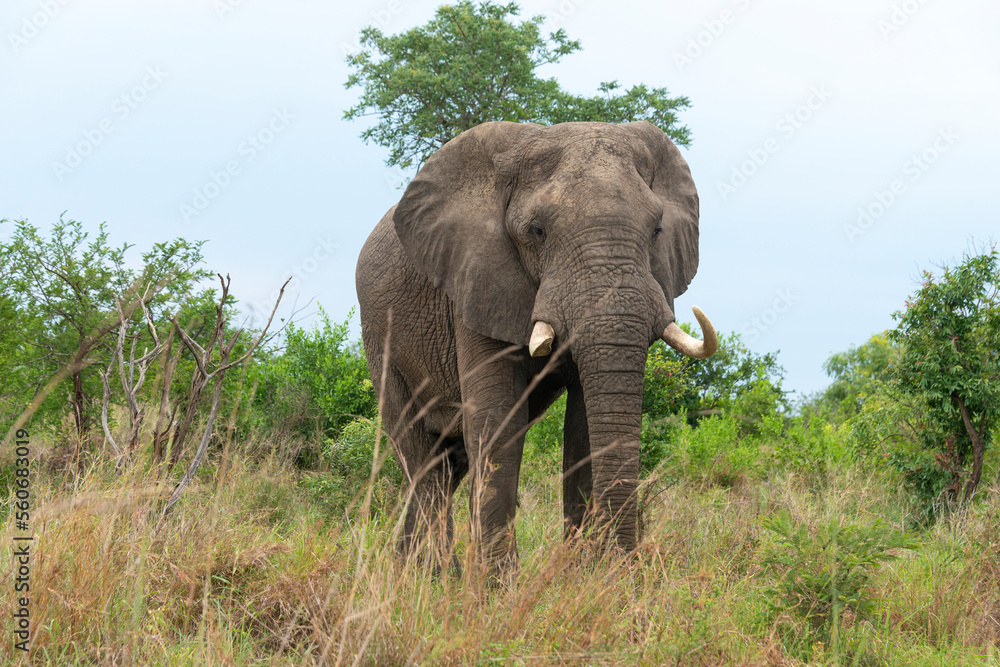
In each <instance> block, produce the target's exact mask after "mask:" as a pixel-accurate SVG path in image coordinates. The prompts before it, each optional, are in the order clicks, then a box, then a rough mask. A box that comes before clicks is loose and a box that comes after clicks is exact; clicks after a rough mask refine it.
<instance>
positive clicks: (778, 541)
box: [762, 510, 918, 657]
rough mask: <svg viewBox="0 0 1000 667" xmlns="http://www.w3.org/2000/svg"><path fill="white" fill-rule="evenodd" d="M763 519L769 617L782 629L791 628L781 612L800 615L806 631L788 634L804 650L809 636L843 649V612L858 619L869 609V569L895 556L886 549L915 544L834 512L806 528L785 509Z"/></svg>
mask: <svg viewBox="0 0 1000 667" xmlns="http://www.w3.org/2000/svg"><path fill="white" fill-rule="evenodd" d="M762 525H763V526H764V528H766V529H767V530H768V531H770V532H771V533H772V535H773V536H774V543H773V546H774V549H773V551H772V553H771V554H770V555H769V556H768V557H767V558H766V559H765V561H764V565H765V566H767V568H769V569H766V570H765V572H769V573H770V574H772V575H773V576H775V577H776V578H777V579H776V581H775V583H774V585H773V586H772V587H771V588H769V589H768V590H767V595H768V596H769V598H770V599H769V602H768V604H769V608H770V613H771V616H772V619H773V620H775V621H776V622H777V623H778V625H779V627H783V629H784V630H786V631H788V630H794V629H793V628H791V627H789V626H788V625H787V624H785V623H786V622H785V621H783V620H782V619H783V618H798V619H801V620H803V621H805V622H806V627H807V629H808V631H809V635H810V636H808V637H805V638H798V639H797V640H796V639H794V638H793V637H789V638H788V639H789V640H790V643H798V644H799V646H800V647H802V648H803V649H805V650H808V647H811V645H812V643H813V642H814V641H820V642H823V643H824V644H825V645H826V646H829V647H831V648H832V649H833V651H834V652H835V653H839V652H841V651H842V650H843V649H846V648H847V643H846V642H845V641H844V638H843V637H841V636H840V629H841V627H842V619H843V613H844V612H845V611H850V612H851V613H852V614H853V615H854V618H855V620H856V621H859V620H862V619H863V618H865V617H866V616H867V615H868V614H869V613H870V612H871V610H872V609H873V603H874V599H873V597H872V592H871V590H870V588H869V586H868V582H869V579H870V578H871V574H872V571H873V570H874V569H875V568H876V567H877V566H878V565H879V564H880V563H885V562H888V561H891V560H894V559H895V558H896V556H895V555H894V554H892V553H890V551H891V550H893V549H915V548H917V546H918V544H917V542H916V541H915V540H914V539H913V538H912V537H911V536H909V535H906V534H905V533H902V532H899V531H896V530H892V529H889V528H886V527H884V526H882V525H881V524H875V525H873V526H859V525H842V524H841V523H840V520H839V519H836V518H834V519H830V521H829V522H828V523H826V524H824V525H821V526H819V528H817V529H816V530H815V531H811V530H809V528H808V527H807V526H805V525H804V524H800V523H796V522H794V521H793V520H792V518H791V515H790V514H789V512H788V511H787V510H782V511H781V512H779V513H778V514H777V515H775V516H773V517H771V518H769V519H765V520H764V521H763V523H762ZM788 634H791V633H788ZM803 639H808V640H812V641H806V642H803ZM806 657H808V656H806Z"/></svg>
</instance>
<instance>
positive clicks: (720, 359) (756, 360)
mask: <svg viewBox="0 0 1000 667" xmlns="http://www.w3.org/2000/svg"><path fill="white" fill-rule="evenodd" d="M682 328H684V329H685V330H686V331H688V333H692V328H691V327H690V325H688V324H684V325H682ZM783 375H784V370H783V369H782V368H781V366H780V365H778V358H777V356H776V355H775V354H774V353H770V352H769V353H766V354H755V353H754V352H752V351H751V350H750V349H749V348H748V347H747V346H746V345H745V344H744V343H743V339H742V338H741V337H740V335H739V334H738V333H735V332H734V333H731V334H729V335H728V336H720V338H719V349H718V351H717V352H716V353H715V354H714V355H712V356H711V357H709V358H708V359H689V358H687V357H685V356H684V355H682V354H681V353H679V352H677V351H675V350H673V349H670V348H668V347H667V346H666V345H665V344H664V343H663V342H661V341H657V342H656V343H655V344H654V345H653V346H652V347H651V348H650V352H649V356H648V357H647V365H646V379H645V386H644V396H643V399H644V400H643V408H644V410H645V411H646V412H647V413H649V414H650V416H652V417H654V418H663V417H665V416H669V415H684V416H686V417H687V418H688V419H689V420H690V421H691V422H692V424H694V423H696V422H697V421H698V420H699V419H702V418H704V417H707V416H710V415H721V414H730V415H733V416H735V417H736V418H737V419H739V420H740V421H742V422H743V423H744V429H749V430H755V429H756V428H757V425H759V424H760V423H761V421H762V419H763V418H764V417H766V416H768V415H776V414H779V413H781V412H783V411H784V410H786V409H787V408H788V404H787V399H786V396H785V394H786V392H785V391H784V390H783V389H782V388H781V381H782V377H783Z"/></svg>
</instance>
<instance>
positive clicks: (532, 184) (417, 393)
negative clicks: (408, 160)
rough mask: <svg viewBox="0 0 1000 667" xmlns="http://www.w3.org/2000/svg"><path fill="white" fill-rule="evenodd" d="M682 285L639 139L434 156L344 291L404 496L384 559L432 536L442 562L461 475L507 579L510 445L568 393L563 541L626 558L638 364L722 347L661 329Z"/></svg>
mask: <svg viewBox="0 0 1000 667" xmlns="http://www.w3.org/2000/svg"><path fill="white" fill-rule="evenodd" d="M697 268H698V194H697V191H696V189H695V186H694V181H693V179H692V177H691V172H690V169H689V168H688V165H687V163H686V162H685V160H684V158H683V157H682V156H681V154H680V151H679V150H678V148H677V147H676V146H675V145H674V144H673V142H672V141H671V140H670V139H669V137H668V136H667V135H666V134H665V133H664V132H663V131H662V130H660V129H659V128H658V127H656V126H655V125H653V124H651V123H648V122H646V121H641V122H632V123H624V124H611V123H600V122H570V123H560V124H555V125H550V126H542V125H537V124H533V123H513V122H505V121H498V122H488V123H483V124H481V125H478V126H475V127H473V128H471V129H469V130H466V131H464V132H462V133H461V134H459V135H457V136H456V137H455V138H453V139H451V140H450V141H448V142H447V143H446V144H445V145H444V146H442V147H441V148H440V149H438V150H437V151H436V152H435V153H433V154H432V155H431V156H430V157H429V158H428V159H427V160H426V162H425V163H424V164H423V165H422V166H421V168H420V169H419V170H418V172H417V173H416V175H415V176H414V178H413V180H412V181H411V182H410V183H409V185H408V186H407V187H406V189H405V191H404V193H403V196H402V198H401V199H400V200H399V202H398V203H397V204H396V205H395V206H393V207H392V208H391V209H390V210H389V211H388V212H387V213H386V214H385V216H384V217H383V218H382V219H381V221H380V222H379V223H378V225H377V226H376V227H375V229H374V231H372V233H371V235H370V236H369V237H368V239H367V241H366V242H365V244H364V247H363V249H362V251H361V255H360V258H359V260H358V265H357V273H356V282H357V293H358V303H359V306H360V319H361V331H362V340H363V343H364V349H365V354H366V360H367V363H368V366H369V369H370V371H371V377H372V381H373V384H374V387H375V390H376V392H377V393H378V395H379V397H380V405H381V414H382V421H383V424H384V425H385V428H386V433H387V435H388V436H389V439H390V441H391V444H392V448H393V453H394V455H395V457H396V460H397V461H398V463H399V465H400V467H401V468H402V470H403V472H404V474H405V478H406V480H407V482H408V484H409V490H408V505H407V510H406V516H405V519H404V521H403V523H402V528H401V534H400V537H399V540H398V542H397V543H396V545H395V548H396V550H397V552H398V553H399V554H400V555H401V556H403V557H407V556H409V555H412V554H414V553H417V552H418V551H420V550H421V549H422V548H423V547H422V546H421V545H426V544H428V543H429V540H430V539H432V538H434V536H435V535H437V536H440V537H441V540H439V541H438V542H437V543H438V544H444V545H445V547H444V550H443V551H440V552H439V554H441V557H442V558H447V556H446V555H444V554H446V553H447V545H448V544H450V541H451V539H452V534H453V530H454V527H453V520H452V517H451V510H452V495H453V494H454V492H455V490H456V488H457V487H458V485H459V483H460V482H461V481H462V479H463V478H464V477H465V476H466V475H467V474H468V475H469V476H470V492H471V493H470V495H471V498H472V501H471V502H472V507H470V512H471V523H472V536H473V537H472V540H473V542H474V544H475V545H476V548H477V549H478V553H480V554H481V555H482V556H483V558H484V562H486V563H488V564H489V567H490V568H491V570H490V571H492V572H495V573H501V574H502V573H504V572H510V571H514V572H516V570H517V567H518V565H517V563H518V560H517V559H518V553H517V539H516V532H515V530H514V518H515V510H516V507H517V491H518V476H519V472H520V467H521V458H522V451H523V448H524V436H525V433H526V431H527V430H528V428H529V426H530V425H531V424H532V423H534V422H535V421H536V420H538V419H540V418H541V416H543V415H544V413H545V411H546V409H547V408H548V407H549V406H550V404H551V403H552V402H553V401H555V400H556V398H558V397H559V396H560V395H561V394H562V393H563V392H564V391H565V392H566V393H567V399H566V400H567V403H566V417H565V424H564V444H563V480H562V492H563V515H564V518H565V533H566V535H573V534H579V533H581V532H586V533H587V534H596V533H593V532H592V529H593V528H595V527H596V528H600V529H602V530H601V531H600V534H603V535H604V536H605V537H604V538H603V540H604V542H606V544H607V546H608V547H610V548H616V547H620V548H621V549H622V550H624V551H625V552H632V551H634V550H635V548H636V546H637V544H638V541H639V539H640V537H641V536H640V534H639V521H638V499H637V497H636V496H637V488H638V483H639V443H640V431H641V423H642V396H643V375H644V369H645V363H646V356H647V353H648V349H649V347H650V345H652V343H653V342H655V341H656V340H658V339H663V340H664V341H666V342H667V343H668V344H669V345H671V346H672V347H673V348H675V349H676V350H678V351H679V352H682V353H683V354H685V355H687V356H689V357H693V358H705V357H708V356H711V355H712V354H713V353H714V352H715V350H716V347H717V344H718V339H717V336H716V333H715V330H714V328H713V327H712V324H711V322H710V321H709V320H708V318H707V317H706V316H705V315H704V313H703V312H701V310H699V309H698V308H697V307H695V308H694V312H695V316H696V318H697V320H698V322H699V324H700V326H701V330H702V339H701V340H698V339H697V338H695V337H693V336H691V335H689V334H688V333H686V332H685V331H684V330H682V329H681V328H680V327H678V326H677V324H676V323H675V318H674V312H673V305H674V299H675V298H676V297H677V296H678V295H680V294H682V293H683V292H684V291H685V290H686V289H687V287H688V285H689V283H690V282H691V280H692V278H693V277H694V275H695V272H696V270H697ZM435 526H437V527H438V528H439V529H440V530H439V531H438V532H434V527H435ZM585 529H587V530H585ZM441 564H444V562H441Z"/></svg>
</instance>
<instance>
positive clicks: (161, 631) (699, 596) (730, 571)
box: [0, 441, 1000, 665]
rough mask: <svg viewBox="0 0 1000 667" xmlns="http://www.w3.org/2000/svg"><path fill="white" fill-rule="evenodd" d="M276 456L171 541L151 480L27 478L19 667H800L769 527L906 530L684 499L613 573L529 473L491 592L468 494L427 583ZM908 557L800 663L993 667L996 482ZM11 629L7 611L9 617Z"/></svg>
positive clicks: (648, 514) (364, 519)
mask: <svg viewBox="0 0 1000 667" xmlns="http://www.w3.org/2000/svg"><path fill="white" fill-rule="evenodd" d="M262 451H265V452H269V453H268V454H266V455H261V454H260V452H262ZM287 451H288V450H287V448H286V447H285V446H284V445H283V444H282V443H273V442H265V441H258V442H256V443H249V444H248V446H247V447H244V448H240V449H239V450H238V451H234V452H232V455H231V457H230V460H229V462H228V465H226V466H220V465H217V464H218V461H215V462H213V465H208V466H206V467H205V468H204V470H203V471H202V472H201V474H200V475H199V477H198V478H197V479H196V480H195V483H194V484H193V486H192V488H190V489H189V490H188V492H187V493H186V494H185V496H184V497H183V499H182V500H181V502H180V503H179V504H178V505H177V506H176V507H175V508H174V509H173V511H171V512H170V513H169V514H168V515H167V516H166V517H165V518H164V519H162V522H161V512H160V508H161V507H162V498H163V494H162V493H161V490H160V487H159V486H158V478H157V475H156V474H155V471H154V470H152V469H149V468H143V467H141V466H137V467H136V468H135V469H133V470H131V471H130V472H128V473H126V474H125V475H122V476H116V475H115V474H114V473H113V470H112V468H113V466H112V465H111V464H110V463H109V462H106V461H103V462H102V461H97V462H95V463H94V464H93V465H92V466H91V467H90V468H89V469H88V470H87V471H86V472H85V473H84V474H83V475H82V476H80V477H79V478H74V477H71V476H68V475H63V474H61V473H58V472H40V473H39V474H38V475H37V476H36V483H35V485H34V490H33V493H34V503H35V507H36V508H37V510H36V512H35V514H34V515H33V521H34V524H33V525H34V529H35V531H36V535H37V540H36V542H35V548H36V555H35V556H34V560H33V564H32V613H33V626H32V631H33V636H32V646H33V652H32V658H31V662H32V664H39V665H333V664H343V665H397V664H398V665H403V664H427V665H437V664H443V665H449V664H455V665H483V664H498V665H499V664H512V665H547V664H567V665H594V664H601V665H603V664H608V665H613V664H649V665H793V664H806V662H805V659H806V658H804V657H803V655H802V653H801V650H799V649H794V648H793V647H791V645H790V644H789V641H788V636H787V633H784V634H783V633H782V632H780V631H779V626H781V624H782V623H784V624H785V625H784V626H782V627H787V624H788V623H789V622H791V623H793V627H794V619H779V618H775V617H774V615H773V614H770V613H769V612H768V601H769V598H768V593H767V589H768V586H769V585H770V584H771V583H772V582H773V574H772V573H771V572H768V571H767V569H766V568H765V567H764V566H763V565H762V563H763V562H764V560H765V557H766V555H767V554H768V553H769V550H770V549H771V548H772V545H771V538H770V536H769V535H768V533H767V532H766V531H765V530H764V529H763V528H762V527H761V520H762V519H763V518H764V517H768V516H772V515H773V514H774V513H775V512H777V511H778V510H780V509H787V510H788V511H789V512H790V513H791V514H792V516H793V517H794V518H795V519H796V520H797V521H799V522H802V523H803V524H805V525H808V526H817V525H819V524H820V523H822V522H825V521H828V520H829V519H830V518H832V517H836V518H838V519H840V520H843V521H849V522H853V523H858V524H867V523H870V522H872V521H874V520H875V519H879V518H880V519H882V520H884V521H890V522H891V521H892V520H893V516H894V515H899V510H898V509H897V508H898V507H899V497H898V492H897V491H896V490H895V489H893V488H891V487H887V486H886V480H885V479H883V478H880V477H879V476H877V475H875V474H872V473H868V472H866V471H865V470H864V468H863V467H861V466H860V465H859V466H856V467H853V468H844V469H842V470H840V471H839V472H837V473H835V474H833V475H829V476H826V477H825V478H824V479H822V480H817V479H816V478H815V477H813V476H811V475H810V474H809V473H808V472H794V471H793V472H784V473H780V474H773V475H771V476H769V477H766V478H763V479H747V480H744V481H743V482H741V483H740V484H738V485H736V486H733V487H730V488H721V487H719V486H713V485H711V484H706V483H704V482H703V481H699V482H685V481H681V482H679V483H675V484H673V485H671V486H668V487H666V488H660V489H658V492H657V493H650V494H649V497H650V498H652V499H653V500H651V501H650V502H649V503H648V504H647V506H646V507H645V508H644V522H645V532H644V539H643V541H642V544H641V546H640V548H639V550H638V552H637V553H636V554H635V555H634V556H633V557H631V558H623V557H621V556H616V555H614V554H611V555H609V554H603V553H599V552H595V551H594V550H593V549H592V548H590V547H589V546H587V545H586V544H579V543H576V544H567V543H564V542H563V540H562V530H561V523H560V522H561V509H560V507H559V504H558V497H559V492H558V488H559V478H558V474H557V473H556V472H555V471H554V470H551V469H549V468H546V467H545V466H542V464H540V463H537V462H532V461H531V460H530V459H529V460H528V461H527V462H526V466H527V467H528V468H529V470H528V471H527V474H526V475H525V477H524V479H525V480H526V481H525V483H523V484H522V490H521V507H520V510H519V515H518V522H517V530H518V540H519V545H520V551H521V569H520V574H519V577H518V579H517V582H516V584H515V585H514V586H513V587H512V588H510V589H495V588H491V587H489V586H487V585H486V584H485V582H486V579H485V576H484V572H483V568H482V567H480V565H479V564H478V563H477V562H476V561H475V557H474V553H473V551H472V550H471V549H468V548H467V547H468V544H469V531H468V522H467V517H468V495H467V494H468V492H467V490H466V489H467V487H465V488H463V490H461V491H460V493H459V497H458V498H457V500H456V514H457V516H456V526H457V535H456V550H457V555H458V558H459V560H460V561H461V562H462V564H463V568H462V573H461V574H460V575H459V574H454V573H450V574H445V575H441V576H436V575H435V574H434V572H433V566H432V564H431V563H429V562H421V561H414V562H411V563H409V564H402V563H400V562H399V561H398V560H397V559H396V557H395V555H394V548H393V543H394V534H395V533H396V531H397V528H398V521H399V508H398V507H396V508H393V507H392V503H387V504H385V505H383V506H379V507H377V508H376V509H377V510H378V511H370V512H368V513H367V514H366V513H364V512H363V511H362V505H363V501H362V499H363V498H364V489H363V488H361V487H360V486H359V488H358V493H357V498H358V502H356V503H354V504H353V505H351V506H350V507H348V508H347V509H336V510H331V509H330V508H329V507H328V506H326V505H324V504H322V503H321V502H318V501H317V498H316V497H315V494H313V493H310V492H309V490H308V488H306V487H305V486H304V485H303V479H304V477H303V475H302V473H300V472H299V471H297V470H296V469H295V467H294V466H293V465H292V464H291V461H290V459H291V457H290V456H289V455H287ZM248 452H256V453H248ZM532 466H536V467H535V468H534V469H532ZM539 466H541V467H539ZM654 483H655V481H654ZM4 518H5V524H4V526H3V529H2V532H3V543H4V548H5V549H7V548H9V545H10V544H12V541H11V538H12V536H13V530H12V522H11V520H10V519H11V517H10V515H9V514H8V515H7V516H5V517H4ZM920 541H921V546H920V547H919V548H918V549H916V550H914V551H912V552H906V553H902V554H900V558H899V559H898V560H896V561H894V562H892V563H888V564H886V565H885V566H883V567H882V568H881V569H879V570H878V571H877V572H876V573H875V575H874V578H873V580H872V591H871V594H872V595H873V596H874V597H875V598H876V599H877V600H878V612H877V614H875V615H874V616H873V617H871V618H866V619H856V620H852V619H851V618H849V617H848V618H845V621H844V626H845V627H844V630H843V632H844V633H846V635H848V636H850V637H852V638H853V639H852V640H851V641H852V642H853V643H852V644H850V646H851V647H853V648H851V650H849V651H846V652H845V651H843V650H841V649H840V648H838V647H826V646H822V645H813V646H811V647H809V648H808V651H809V657H808V659H809V660H810V661H811V662H812V664H834V663H838V664H867V665H875V664H899V665H919V664H949V665H981V664H996V662H997V654H998V652H997V646H998V643H1000V620H998V619H1000V583H998V582H1000V576H998V575H1000V484H998V483H997V482H996V481H994V482H993V483H992V484H991V485H986V488H985V489H984V491H983V493H982V496H981V498H980V500H979V501H978V502H977V503H976V504H975V505H973V506H972V508H970V509H969V510H968V511H967V512H966V513H964V514H962V515H958V516H954V517H952V518H950V519H948V520H946V521H942V522H940V523H939V524H938V525H936V526H935V527H933V528H932V529H930V530H929V531H926V532H925V533H923V534H922V535H920ZM4 578H5V581H4V582H3V583H2V584H0V585H2V586H3V590H4V591H11V590H12V587H13V582H12V578H11V575H10V573H7V574H5V577H4ZM12 610H13V599H12V597H11V596H10V595H8V594H6V593H5V595H3V596H2V603H0V614H2V615H3V616H4V617H5V618H10V614H11V613H12ZM803 631H804V630H803ZM3 647H4V648H3V655H4V656H5V659H9V660H14V659H17V658H18V656H17V655H15V653H14V651H13V648H12V642H10V641H5V642H4V643H3ZM990 660H992V661H993V663H990V662H989V661H990Z"/></svg>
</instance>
